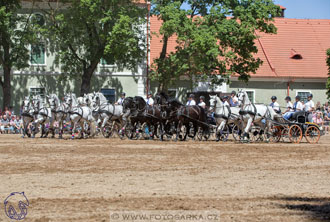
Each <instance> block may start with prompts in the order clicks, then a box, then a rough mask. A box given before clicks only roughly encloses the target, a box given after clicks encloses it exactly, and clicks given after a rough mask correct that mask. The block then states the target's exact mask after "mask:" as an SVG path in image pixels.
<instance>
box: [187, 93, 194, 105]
mask: <svg viewBox="0 0 330 222" xmlns="http://www.w3.org/2000/svg"><path fill="white" fill-rule="evenodd" d="M186 105H187V106H195V105H196V102H195V95H194V94H190V95H189V98H188V102H187V104H186Z"/></svg>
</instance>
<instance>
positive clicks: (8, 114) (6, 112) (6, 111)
mask: <svg viewBox="0 0 330 222" xmlns="http://www.w3.org/2000/svg"><path fill="white" fill-rule="evenodd" d="M3 115H6V117H7V118H10V116H11V112H10V110H9V109H8V107H7V106H6V107H5V110H4V111H3Z"/></svg>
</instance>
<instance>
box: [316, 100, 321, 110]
mask: <svg viewBox="0 0 330 222" xmlns="http://www.w3.org/2000/svg"><path fill="white" fill-rule="evenodd" d="M315 110H316V111H321V103H320V101H318V102H317V103H316V106H315Z"/></svg>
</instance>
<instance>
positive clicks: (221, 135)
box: [217, 124, 229, 142]
mask: <svg viewBox="0 0 330 222" xmlns="http://www.w3.org/2000/svg"><path fill="white" fill-rule="evenodd" d="M217 134H218V135H217V136H219V139H220V140H221V141H223V142H226V141H227V140H228V136H229V126H228V125H227V124H226V125H225V127H224V128H223V130H222V131H221V132H219V133H217Z"/></svg>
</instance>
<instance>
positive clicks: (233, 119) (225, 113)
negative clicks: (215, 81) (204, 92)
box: [210, 95, 240, 141]
mask: <svg viewBox="0 0 330 222" xmlns="http://www.w3.org/2000/svg"><path fill="white" fill-rule="evenodd" d="M210 98H211V99H210V110H211V111H213V112H214V118H215V121H216V124H217V131H216V135H217V141H219V140H220V138H222V137H223V135H222V134H223V131H224V129H225V126H226V125H228V124H231V123H235V124H236V125H237V126H240V125H239V124H238V123H239V120H240V114H239V111H240V108H238V107H230V106H228V105H227V106H226V105H224V104H223V102H222V101H221V99H220V98H219V97H218V96H216V95H210ZM223 139H227V138H225V137H223Z"/></svg>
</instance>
